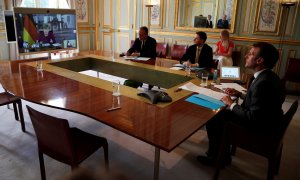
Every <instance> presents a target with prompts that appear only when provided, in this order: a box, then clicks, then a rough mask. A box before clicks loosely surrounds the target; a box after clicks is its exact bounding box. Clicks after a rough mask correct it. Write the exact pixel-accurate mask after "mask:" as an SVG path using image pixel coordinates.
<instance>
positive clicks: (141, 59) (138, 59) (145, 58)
mask: <svg viewBox="0 0 300 180" xmlns="http://www.w3.org/2000/svg"><path fill="white" fill-rule="evenodd" d="M149 59H150V58H149V57H138V58H136V59H135V60H137V61H148V60H149Z"/></svg>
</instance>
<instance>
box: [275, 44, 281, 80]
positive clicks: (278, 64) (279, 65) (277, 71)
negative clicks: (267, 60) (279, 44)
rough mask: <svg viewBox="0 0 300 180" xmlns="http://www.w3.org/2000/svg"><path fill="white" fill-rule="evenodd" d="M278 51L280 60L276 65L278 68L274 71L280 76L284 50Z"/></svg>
mask: <svg viewBox="0 0 300 180" xmlns="http://www.w3.org/2000/svg"><path fill="white" fill-rule="evenodd" d="M278 51H279V60H278V62H277V64H276V66H275V67H274V71H275V73H276V74H277V75H280V69H281V64H282V57H283V50H282V49H278Z"/></svg>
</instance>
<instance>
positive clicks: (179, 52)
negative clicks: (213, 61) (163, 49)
mask: <svg viewBox="0 0 300 180" xmlns="http://www.w3.org/2000/svg"><path fill="white" fill-rule="evenodd" d="M187 48H188V46H186V45H178V44H173V46H172V48H171V59H174V60H180V59H181V58H182V56H183V55H184V54H185V52H186V50H187Z"/></svg>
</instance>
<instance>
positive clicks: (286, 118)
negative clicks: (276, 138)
mask: <svg viewBox="0 0 300 180" xmlns="http://www.w3.org/2000/svg"><path fill="white" fill-rule="evenodd" d="M297 109H298V101H297V100H296V101H294V102H293V104H292V105H291V107H290V109H289V110H288V111H287V112H286V113H285V114H284V115H283V119H284V121H283V124H282V126H281V128H282V129H281V134H280V138H281V139H283V137H284V134H285V132H286V130H287V128H288V126H289V124H290V122H291V120H292V119H293V116H294V115H295V113H296V111H297Z"/></svg>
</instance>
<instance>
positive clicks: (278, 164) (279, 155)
mask: <svg viewBox="0 0 300 180" xmlns="http://www.w3.org/2000/svg"><path fill="white" fill-rule="evenodd" d="M282 147H283V145H281V147H280V150H279V153H278V156H277V158H276V164H275V165H276V166H275V174H276V175H277V174H278V173H279V168H280V161H281V155H282Z"/></svg>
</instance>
